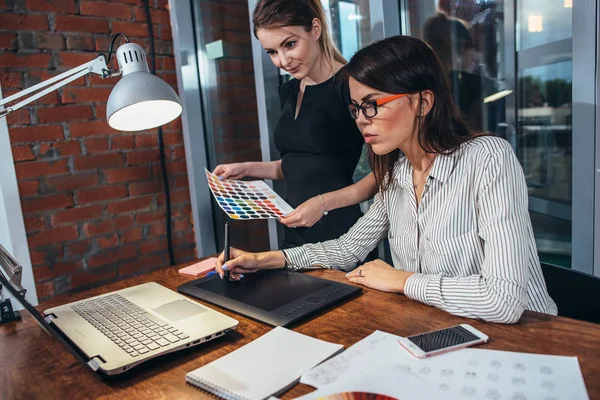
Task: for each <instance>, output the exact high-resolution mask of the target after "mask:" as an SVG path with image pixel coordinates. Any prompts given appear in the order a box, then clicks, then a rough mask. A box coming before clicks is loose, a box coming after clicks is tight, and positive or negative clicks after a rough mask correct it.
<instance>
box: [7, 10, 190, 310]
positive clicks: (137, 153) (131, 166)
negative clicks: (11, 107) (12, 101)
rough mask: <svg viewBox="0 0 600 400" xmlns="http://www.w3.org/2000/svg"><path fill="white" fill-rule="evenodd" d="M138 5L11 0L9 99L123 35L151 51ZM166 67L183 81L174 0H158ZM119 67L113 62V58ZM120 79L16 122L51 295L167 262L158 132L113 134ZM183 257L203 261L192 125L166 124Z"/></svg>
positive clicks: (32, 223) (156, 16)
mask: <svg viewBox="0 0 600 400" xmlns="http://www.w3.org/2000/svg"><path fill="white" fill-rule="evenodd" d="M141 4H142V3H141V1H139V0H111V1H110V2H105V1H83V0H82V1H80V0H55V1H50V0H0V79H1V80H0V83H1V85H2V92H3V95H4V96H5V97H6V96H8V95H10V94H13V93H15V92H17V91H19V90H21V89H23V88H26V87H30V86H31V85H34V84H36V83H38V82H40V81H41V80H43V79H46V78H48V77H51V76H53V75H55V74H57V73H60V72H63V71H65V70H67V69H69V68H71V67H74V66H77V65H80V64H82V63H84V62H87V61H89V60H91V59H93V58H94V57H95V56H96V55H97V53H98V52H107V51H108V47H109V44H110V38H111V35H112V34H114V33H116V32H124V33H125V34H126V35H128V37H129V39H130V41H132V42H135V43H138V44H141V45H142V47H144V48H145V49H146V50H147V51H148V50H149V46H148V40H147V39H146V38H147V26H146V24H145V17H144V12H143V8H142V7H141ZM150 4H151V8H152V21H153V24H154V35H155V41H156V51H157V56H156V66H157V74H158V75H159V76H160V77H161V78H163V79H164V80H165V81H167V82H168V83H170V84H171V85H173V86H175V85H176V74H175V63H174V59H173V54H172V38H171V29H170V21H169V13H168V10H167V1H166V0H150ZM111 63H112V62H111ZM116 82H117V80H106V81H104V80H101V79H100V78H99V77H97V76H86V77H83V78H80V79H78V80H77V81H75V82H73V83H71V84H70V85H68V86H67V87H65V88H63V89H61V90H59V91H55V92H54V93H50V94H49V95H47V96H45V97H43V98H42V99H40V100H38V101H36V102H34V103H32V104H31V105H29V106H28V107H26V108H24V109H21V110H19V111H17V112H15V113H14V114H12V115H10V116H9V117H8V125H9V134H10V140H11V143H12V150H13V156H14V161H15V168H16V173H17V179H18V183H19V191H20V196H21V204H22V207H23V214H24V219H25V228H26V231H27V240H28V242H29V248H30V252H31V259H32V260H31V261H32V263H33V272H34V277H35V281H36V286H37V292H38V296H39V298H40V300H42V301H43V300H46V299H48V298H50V297H52V296H54V295H56V294H60V293H65V292H69V291H73V290H80V289H83V288H86V287H90V286H96V285H99V284H101V283H104V282H107V281H112V280H116V279H120V278H122V277H126V276H129V275H132V274H138V273H142V272H144V271H147V270H150V269H153V268H156V267H159V266H164V265H167V264H168V256H167V252H166V248H167V241H166V236H165V222H164V213H165V208H164V203H165V199H164V194H163V187H162V181H161V174H160V168H159V162H158V145H157V136H156V131H155V130H153V131H146V132H140V133H128V132H119V131H114V130H112V129H110V128H109V126H108V124H107V123H106V119H105V115H106V100H107V98H108V95H109V93H110V91H111V89H112V87H113V85H114V84H115V83H116ZM164 140H165V152H166V157H167V168H168V176H169V182H170V187H171V200H172V204H173V241H174V245H175V257H176V261H177V262H183V261H186V260H190V259H191V258H193V256H194V237H193V226H192V221H191V212H190V199H189V189H188V179H187V173H186V162H185V152H184V148H183V139H182V131H181V122H180V121H179V120H176V121H175V122H173V123H171V124H169V125H168V126H165V127H164Z"/></svg>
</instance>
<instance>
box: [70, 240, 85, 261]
mask: <svg viewBox="0 0 600 400" xmlns="http://www.w3.org/2000/svg"><path fill="white" fill-rule="evenodd" d="M89 249H90V241H89V239H84V240H78V241H75V242H70V243H67V244H66V245H65V257H75V256H81V255H83V254H85V253H87V252H88V251H89Z"/></svg>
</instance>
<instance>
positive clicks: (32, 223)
mask: <svg viewBox="0 0 600 400" xmlns="http://www.w3.org/2000/svg"><path fill="white" fill-rule="evenodd" d="M24 220H25V230H26V231H27V232H28V233H32V232H35V231H39V230H40V229H43V228H44V227H45V226H46V220H45V219H44V216H43V215H40V216H37V217H25V218H24Z"/></svg>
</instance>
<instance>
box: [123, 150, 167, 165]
mask: <svg viewBox="0 0 600 400" xmlns="http://www.w3.org/2000/svg"><path fill="white" fill-rule="evenodd" d="M158 155H159V154H158V149H152V150H137V151H131V152H129V153H127V164H129V165H138V164H149V163H153V162H157V161H158Z"/></svg>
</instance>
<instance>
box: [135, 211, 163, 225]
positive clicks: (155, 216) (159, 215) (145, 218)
mask: <svg viewBox="0 0 600 400" xmlns="http://www.w3.org/2000/svg"><path fill="white" fill-rule="evenodd" d="M165 215H166V214H165V213H164V212H163V211H150V212H145V213H138V214H137V216H136V220H137V222H138V224H150V223H152V222H156V221H162V220H164V219H165Z"/></svg>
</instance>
